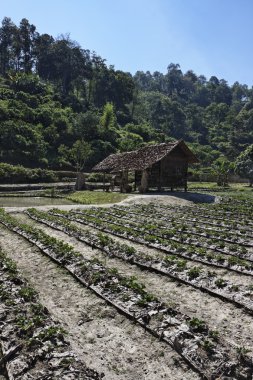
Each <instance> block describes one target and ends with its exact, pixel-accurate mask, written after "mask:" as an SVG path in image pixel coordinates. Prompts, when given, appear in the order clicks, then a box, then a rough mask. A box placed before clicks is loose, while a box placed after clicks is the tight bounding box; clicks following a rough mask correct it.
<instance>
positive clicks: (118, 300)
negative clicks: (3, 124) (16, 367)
mask: <svg viewBox="0 0 253 380" xmlns="http://www.w3.org/2000/svg"><path fill="white" fill-rule="evenodd" d="M236 206H237V207H236ZM236 206H235V204H234V203H231V202H230V201H225V202H223V203H222V204H219V205H199V206H198V207H188V206H184V207H179V206H177V207H175V206H162V205H157V204H149V205H145V206H144V205H134V206H114V207H111V208H91V209H85V210H72V211H70V212H66V211H63V210H60V209H51V210H50V211H49V212H43V211H39V210H37V209H28V210H27V212H26V214H27V215H28V216H29V218H31V220H34V221H36V224H38V223H39V224H40V226H41V228H37V227H36V228H35V227H34V226H32V225H31V224H29V225H28V224H24V223H20V222H19V220H18V219H17V218H14V217H12V216H10V215H9V214H7V213H6V212H4V211H3V210H1V212H0V223H2V224H3V225H4V226H5V227H7V228H8V229H10V230H12V231H14V232H15V233H17V234H19V235H20V236H22V237H23V238H25V239H26V240H28V241H29V242H31V243H32V244H34V245H35V246H37V247H38V248H39V249H40V251H41V252H42V253H43V254H44V255H46V256H47V257H49V258H50V259H51V260H52V261H54V263H56V264H57V265H58V266H60V267H63V268H65V270H67V271H68V273H69V274H70V275H71V276H73V278H74V279H75V280H76V281H78V282H79V283H80V284H81V285H82V286H84V287H85V288H87V289H89V291H90V292H92V293H93V294H95V295H96V296H97V297H99V298H102V299H103V300H105V301H106V302H107V303H108V304H109V305H111V306H112V307H113V308H114V309H116V310H117V311H118V312H119V313H121V314H123V315H124V316H125V317H126V318H128V319H130V320H132V321H134V322H135V323H137V324H138V325H140V326H141V327H143V328H144V329H145V331H147V332H148V333H149V334H151V335H153V337H155V339H157V340H160V341H163V342H165V343H166V344H168V345H169V346H170V347H172V348H173V349H174V350H175V351H177V353H178V354H179V355H181V357H182V358H183V359H184V360H185V361H186V362H187V363H188V365H189V366H190V367H192V368H193V369H194V370H195V371H196V372H198V373H199V374H200V376H201V377H202V378H205V379H218V378H221V379H222V378H223V379H225V378H231V379H232V378H233V379H252V375H253V364H252V359H251V358H250V355H249V353H248V348H247V347H241V346H240V347H238V346H235V345H234V344H230V343H229V342H228V341H227V340H226V339H224V337H223V335H222V333H221V332H220V331H219V330H218V329H216V330H214V329H212V328H210V326H209V323H208V320H203V319H199V318H197V317H192V316H190V315H187V313H183V312H182V311H181V310H180V307H174V306H171V305H172V304H173V303H168V301H165V300H164V299H162V297H160V298H158V297H157V296H156V295H154V294H152V293H150V292H149V291H147V290H146V287H145V283H142V282H140V281H139V280H138V277H134V276H129V275H127V273H124V274H122V273H119V271H118V269H117V268H116V267H115V268H112V267H108V266H106V265H105V261H101V260H99V259H98V258H92V259H87V258H86V257H84V256H83V254H82V252H79V251H77V250H76V249H74V247H73V246H71V245H69V244H66V243H65V242H64V240H60V239H59V238H55V237H53V236H51V235H49V234H47V233H45V232H44V231H43V225H46V226H47V227H49V228H51V229H54V230H58V231H61V232H63V233H64V234H66V235H69V236H71V237H73V238H75V239H77V240H78V241H79V242H82V243H83V244H84V245H86V246H90V247H92V248H96V249H97V250H99V252H100V253H101V254H102V255H104V256H105V257H112V258H116V259H119V260H122V261H124V262H125V263H127V265H129V267H130V266H132V265H134V266H137V267H138V268H141V269H145V270H146V271H147V272H151V273H154V274H159V275H162V276H163V277H164V278H166V277H167V278H168V279H173V281H176V282H177V283H178V284H181V283H182V284H184V285H186V286H187V287H189V289H190V288H194V289H197V290H199V291H201V292H203V293H207V294H209V295H211V296H212V297H215V298H218V299H221V300H222V301H223V302H224V303H229V304H232V305H234V307H236V308H241V309H242V310H243V311H244V313H246V314H248V315H249V316H251V315H252V314H253V282H251V278H252V276H253V234H252V229H251V225H252V221H251V220H252V218H251V217H252V210H253V207H252V203H250V202H249V203H248V204H247V205H246V206H245V204H243V203H242V204H241V203H240V202H237V203H236ZM133 243H134V244H133ZM141 246H143V247H149V248H152V249H149V251H148V253H144V251H143V249H138V247H141ZM221 269H222V270H223V271H224V273H225V271H226V272H227V273H229V272H231V273H235V274H236V277H235V278H238V282H235V281H234V277H233V278H232V277H231V279H230V278H229V276H224V277H222V276H221V273H222V272H221ZM240 276H243V277H244V276H245V278H248V281H247V282H241V281H240ZM0 296H1V295H0ZM68 359H69V358H68ZM67 362H68V360H67ZM66 367H67V366H66ZM85 370H86V371H88V369H87V367H85ZM90 376H91V377H90V378H91V379H93V378H94V379H95V378H99V376H100V375H99V374H97V373H95V372H94V373H92V374H91V375H90ZM92 376H93V377H92ZM95 376H97V377H95ZM24 378H25V377H24ZM62 378H64V377H62ZM81 378H82V377H81ZM83 378H84V379H85V378H86V377H83ZM87 378H88V377H87Z"/></svg>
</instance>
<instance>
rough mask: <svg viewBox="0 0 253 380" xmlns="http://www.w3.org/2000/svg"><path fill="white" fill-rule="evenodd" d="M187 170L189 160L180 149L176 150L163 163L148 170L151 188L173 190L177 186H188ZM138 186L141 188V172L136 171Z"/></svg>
mask: <svg viewBox="0 0 253 380" xmlns="http://www.w3.org/2000/svg"><path fill="white" fill-rule="evenodd" d="M187 169H188V159H187V156H186V155H185V154H184V152H183V151H182V150H181V149H180V148H179V147H177V148H175V149H174V150H173V151H172V152H171V153H170V154H169V155H168V156H166V157H164V158H163V159H162V160H161V161H159V162H156V163H155V164H154V165H153V166H152V167H151V168H149V169H148V173H149V181H148V182H149V187H157V188H158V189H161V188H163V187H169V188H173V187H176V186H180V187H184V188H185V189H186V186H187ZM135 175H136V177H135V178H136V185H137V187H138V186H140V183H141V175H142V172H141V171H136V174H135Z"/></svg>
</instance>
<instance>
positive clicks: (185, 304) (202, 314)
mask: <svg viewBox="0 0 253 380" xmlns="http://www.w3.org/2000/svg"><path fill="white" fill-rule="evenodd" d="M15 216H16V217H18V218H19V220H20V221H23V222H25V223H30V224H31V225H35V226H39V227H40V228H42V229H43V230H44V231H45V232H46V233H47V234H49V235H51V236H54V237H56V238H59V239H63V240H64V241H65V242H67V243H69V244H71V245H73V246H74V247H75V249H76V250H77V251H79V252H80V253H82V254H83V255H84V257H86V258H88V259H89V258H92V257H97V258H99V259H100V260H102V261H104V263H105V264H106V266H107V267H111V268H112V267H114V268H117V269H118V270H119V272H120V273H123V274H125V275H126V274H127V275H129V276H130V275H131V276H136V277H137V278H138V280H139V281H141V282H143V283H144V284H145V286H146V290H147V291H148V292H150V293H153V294H155V295H156V296H158V297H160V298H161V299H162V300H163V301H165V302H166V303H167V304H171V306H177V307H178V308H179V309H180V311H181V312H183V313H185V314H188V315H189V316H190V317H197V318H199V319H203V320H205V321H208V324H209V326H210V327H211V328H212V329H214V330H219V331H220V333H221V335H223V336H224V338H225V339H226V340H227V341H228V342H229V343H231V344H233V345H237V346H245V347H249V348H251V349H253V344H252V339H251V336H250V331H253V319H252V317H250V316H248V315H246V314H245V313H244V312H242V311H241V310H240V309H237V308H235V307H233V306H232V305H230V304H227V303H224V302H222V301H220V300H218V299H215V298H213V297H212V296H210V295H207V294H205V293H202V292H201V291H198V290H196V289H193V288H191V287H190V286H186V285H181V284H179V283H177V282H174V281H172V280H170V279H169V278H166V277H164V276H161V275H158V274H153V273H150V272H147V271H142V270H140V269H139V268H138V267H137V266H134V265H133V266H132V265H129V264H127V263H125V262H123V261H121V260H119V259H115V258H108V257H106V256H105V255H103V254H102V253H101V252H100V251H99V250H97V249H92V248H90V247H89V246H87V245H85V244H84V243H82V242H80V241H77V240H76V239H75V238H74V237H70V236H68V235H66V234H65V233H63V232H61V231H57V230H54V229H53V228H50V227H48V226H45V225H43V224H40V223H38V222H35V221H34V220H31V219H30V218H29V217H28V216H27V215H24V214H18V215H15ZM245 277H246V276H245ZM239 279H240V277H239V276H238V277H237V280H238V281H237V282H240V281H239Z"/></svg>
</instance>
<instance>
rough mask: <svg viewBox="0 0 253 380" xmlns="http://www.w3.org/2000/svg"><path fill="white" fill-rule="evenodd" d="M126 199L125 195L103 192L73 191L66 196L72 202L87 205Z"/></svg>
mask: <svg viewBox="0 0 253 380" xmlns="http://www.w3.org/2000/svg"><path fill="white" fill-rule="evenodd" d="M127 197H128V195H127V194H121V193H107V192H103V191H88V190H85V191H75V192H74V193H72V194H69V195H67V196H66V199H69V200H71V201H72V202H76V203H81V204H85V205H89V204H103V203H117V202H120V201H123V200H124V199H126V198H127Z"/></svg>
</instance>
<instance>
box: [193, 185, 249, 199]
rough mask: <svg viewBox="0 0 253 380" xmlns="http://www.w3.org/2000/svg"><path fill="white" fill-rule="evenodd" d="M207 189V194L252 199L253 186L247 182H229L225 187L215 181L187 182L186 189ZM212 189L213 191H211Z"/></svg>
mask: <svg viewBox="0 0 253 380" xmlns="http://www.w3.org/2000/svg"><path fill="white" fill-rule="evenodd" d="M202 189H206V190H207V189H208V190H210V191H208V193H209V194H212V195H219V196H222V197H231V198H235V199H238V200H253V187H250V186H249V185H248V184H247V183H229V185H228V186H227V187H225V188H224V187H221V186H217V184H216V183H215V182H188V190H189V191H191V190H193V191H194V190H196V191H200V192H201V190H202ZM212 190H213V191H215V192H214V193H212Z"/></svg>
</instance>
